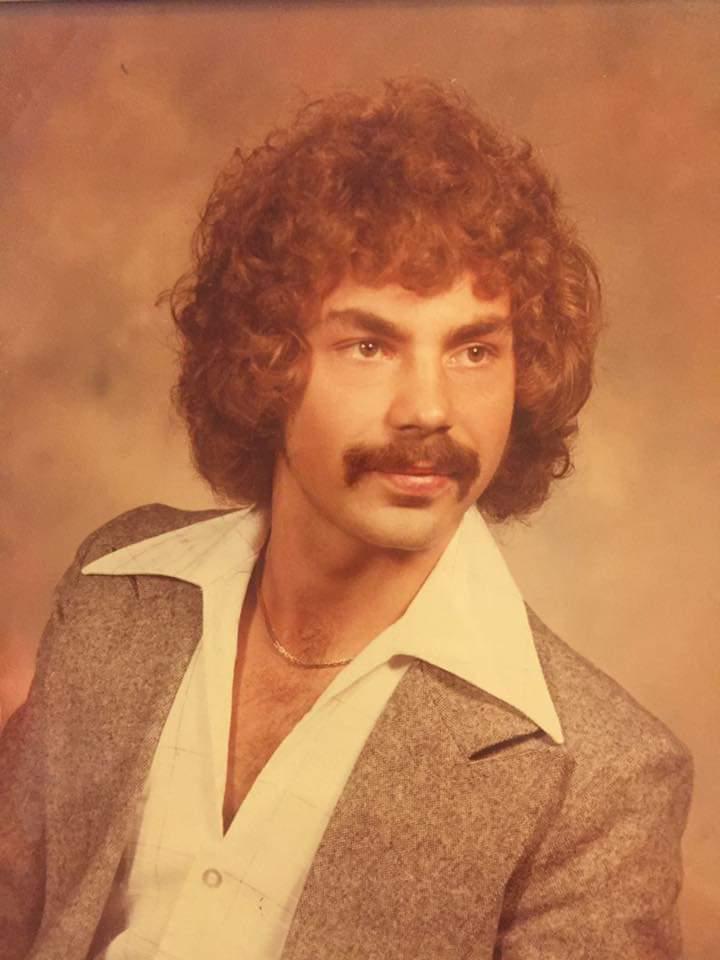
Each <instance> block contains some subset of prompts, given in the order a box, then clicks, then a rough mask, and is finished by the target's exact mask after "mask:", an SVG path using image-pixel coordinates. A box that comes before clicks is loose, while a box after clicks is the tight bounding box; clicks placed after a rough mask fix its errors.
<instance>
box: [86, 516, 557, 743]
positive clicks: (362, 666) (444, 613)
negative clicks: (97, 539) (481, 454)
mask: <svg viewBox="0 0 720 960" xmlns="http://www.w3.org/2000/svg"><path fill="white" fill-rule="evenodd" d="M267 530H268V526H267V517H266V516H265V515H264V514H262V513H259V512H257V511H249V510H241V511H233V512H230V513H226V514H223V515H221V516H219V517H214V518H212V519H211V520H203V521H201V522H199V523H195V524H191V525H189V526H186V527H183V528H181V529H179V530H171V531H169V532H166V533H163V534H160V535H159V536H156V537H151V538H150V539H148V540H143V541H141V542H140V543H135V544H130V545H129V546H126V547H123V548H121V549H120V550H117V551H115V552H113V553H110V554H107V555H106V556H104V557H101V558H100V559H98V560H95V561H93V562H92V563H90V564H88V565H87V566H86V567H84V568H83V573H85V574H108V575H115V574H124V575H127V574H131V575H143V574H155V575H160V576H169V577H174V578H176V579H180V580H185V581H187V582H189V583H193V584H195V585H196V586H199V587H201V588H208V587H209V586H210V585H211V584H213V583H216V582H217V581H220V580H223V579H224V580H226V581H227V582H228V584H229V589H230V588H234V589H237V583H236V582H235V583H233V578H234V577H235V576H237V575H242V574H244V575H245V578H244V579H245V580H246V582H247V577H248V576H249V573H250V571H251V570H252V568H253V565H254V564H255V561H256V559H257V556H258V553H259V551H260V550H261V549H262V546H263V544H264V542H265V540H266V537H267ZM231 584H232V587H231V586H230V585H231ZM398 656H399V657H403V656H405V657H410V658H413V659H418V660H422V661H425V662H426V663H429V664H432V665H434V666H436V667H438V668H440V669H441V670H443V671H445V672H446V673H449V674H452V675H454V676H455V677H458V678H460V679H461V680H464V681H466V682H467V683H469V684H471V685H472V686H474V687H476V688H478V689H480V690H483V691H485V692H486V693H489V694H491V695H492V696H493V697H495V698H496V699H497V700H500V701H503V702H505V703H507V704H509V705H510V706H512V707H514V708H515V709H516V710H518V711H520V713H521V714H523V715H524V716H525V717H527V718H529V719H530V720H531V721H532V723H534V724H535V725H537V726H538V727H540V728H542V729H543V730H544V731H545V732H546V733H548V734H549V735H550V736H551V737H552V739H553V740H555V741H556V742H557V743H562V742H563V734H562V729H561V726H560V721H559V718H558V716H557V712H556V711H555V707H554V705H553V702H552V699H551V697H550V693H549V691H548V688H547V684H546V682H545V678H544V676H543V672H542V668H541V666H540V661H539V659H538V656H537V652H536V650H535V643H534V640H533V635H532V631H531V629H530V625H529V623H528V619H527V613H526V609H525V604H524V602H523V599H522V596H521V595H520V591H519V590H518V588H517V586H516V584H515V582H514V580H513V578H512V576H511V574H510V572H509V570H508V568H507V566H506V564H505V561H504V559H503V557H502V554H501V553H500V551H499V549H498V547H497V545H496V544H495V541H494V540H493V538H492V535H491V534H490V531H489V530H488V528H487V525H486V524H485V521H484V520H483V519H482V517H481V516H480V514H479V513H478V512H477V510H475V509H470V510H468V511H467V513H466V514H465V517H464V518H463V520H462V522H461V524H460V525H459V527H458V529H457V531H456V533H455V535H454V537H453V539H452V540H451V542H450V544H449V545H448V547H447V548H446V550H445V552H444V553H443V555H442V557H441V558H440V560H439V561H438V563H437V564H436V565H435V568H434V569H433V570H432V572H431V573H430V575H429V576H428V578H427V579H426V581H425V583H424V584H423V586H422V587H421V589H420V590H419V591H418V593H417V594H416V596H415V598H414V599H413V601H412V602H411V604H410V605H409V607H408V608H407V610H406V611H405V613H404V614H403V616H402V617H400V618H399V619H398V620H397V621H396V622H395V623H393V624H392V625H391V626H390V627H388V628H387V629H386V630H385V631H383V633H381V634H380V635H379V636H378V637H376V638H375V640H373V642H372V643H370V644H369V645H368V646H367V647H366V648H365V650H363V651H362V653H360V654H359V655H358V656H357V657H356V658H355V659H354V660H353V662H352V663H351V664H350V665H349V666H348V667H346V668H345V669H344V670H343V671H341V673H339V674H338V675H337V677H336V678H335V679H334V680H333V682H332V683H331V684H330V685H329V687H328V688H327V690H326V691H325V692H324V694H323V696H322V698H321V699H323V700H324V699H326V698H329V697H332V696H335V695H336V694H338V693H340V692H341V691H342V690H343V689H345V688H347V687H349V686H350V684H351V683H353V682H354V681H355V680H357V679H358V678H359V677H361V676H363V675H365V674H366V673H368V672H369V671H370V670H371V669H373V668H374V667H375V666H377V665H378V664H380V663H384V662H386V661H388V660H390V659H391V658H392V657H398Z"/></svg>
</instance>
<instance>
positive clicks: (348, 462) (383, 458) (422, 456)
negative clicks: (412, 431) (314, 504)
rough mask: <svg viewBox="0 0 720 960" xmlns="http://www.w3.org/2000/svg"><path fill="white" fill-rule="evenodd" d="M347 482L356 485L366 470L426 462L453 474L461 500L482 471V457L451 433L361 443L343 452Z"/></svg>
mask: <svg viewBox="0 0 720 960" xmlns="http://www.w3.org/2000/svg"><path fill="white" fill-rule="evenodd" d="M343 464H344V467H345V483H346V484H347V485H348V486H349V487H352V486H354V485H355V484H356V483H357V482H358V480H359V479H360V477H361V476H362V475H363V474H364V473H369V472H371V471H373V470H376V471H379V472H382V473H406V472H408V471H410V470H412V469H413V467H416V466H417V465H418V464H422V465H423V468H424V469H425V468H427V470H428V471H429V472H430V473H442V474H445V475H448V476H452V478H453V479H454V480H455V482H456V483H457V485H458V500H462V499H463V498H464V497H465V496H467V493H468V490H469V489H470V487H471V486H472V485H473V483H474V482H475V481H476V480H477V478H478V476H479V475H480V458H479V457H478V455H477V453H476V452H475V451H474V450H470V449H469V448H468V447H464V446H463V445H462V444H460V443H458V442H457V441H456V440H453V439H452V438H451V437H449V436H448V435H447V434H442V435H441V436H438V437H431V438H429V439H417V438H414V439H407V440H406V439H402V440H400V439H398V440H396V441H393V442H392V443H388V444H385V445H383V446H377V447H374V446H366V445H358V446H355V447H350V448H348V449H347V450H346V451H345V453H344V454H343Z"/></svg>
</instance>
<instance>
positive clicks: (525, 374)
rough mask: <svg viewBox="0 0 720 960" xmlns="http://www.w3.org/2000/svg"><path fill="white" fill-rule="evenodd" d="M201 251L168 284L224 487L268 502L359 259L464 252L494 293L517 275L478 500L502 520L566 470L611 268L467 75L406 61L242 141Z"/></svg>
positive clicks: (197, 441) (198, 457)
mask: <svg viewBox="0 0 720 960" xmlns="http://www.w3.org/2000/svg"><path fill="white" fill-rule="evenodd" d="M194 263H195V266H194V270H193V271H192V272H191V273H190V274H187V275H186V276H185V277H183V278H181V280H179V281H178V283H177V284H176V285H175V287H174V289H173V290H172V292H171V294H170V302H171V308H172V312H173V317H174V319H175V322H176V324H177V327H178V330H179V332H180V335H181V344H182V349H181V372H180V378H179V382H178V384H177V387H176V391H175V399H176V403H177V405H178V408H179V410H180V411H181V413H182V415H183V416H184V418H185V421H186V423H187V426H188V429H189V434H190V439H191V444H192V449H193V454H194V458H195V462H196V464H197V467H198V469H199V471H200V473H201V474H202V475H203V476H204V477H205V479H206V480H207V481H208V482H209V483H210V485H211V487H212V488H213V489H214V490H215V492H216V493H218V494H220V495H222V496H223V497H224V498H226V499H227V500H229V501H231V502H234V503H241V504H254V505H257V506H265V505H267V504H268V503H269V501H270V495H271V487H272V475H273V468H274V464H275V458H276V456H277V454H278V452H279V451H280V450H281V449H282V444H283V431H284V424H285V422H286V418H287V416H288V413H289V412H290V411H291V410H292V408H293V405H294V404H295V403H296V402H297V401H298V399H299V397H300V395H301V393H302V389H303V385H304V382H305V376H306V371H307V364H306V362H305V361H306V357H307V347H306V344H305V340H304V338H303V325H304V322H306V320H307V318H308V317H309V316H310V315H312V314H313V313H314V312H315V311H316V310H317V308H318V306H319V304H320V303H321V302H322V300H323V299H324V298H325V297H326V296H327V295H328V294H329V293H330V291H331V290H332V289H333V288H334V287H335V286H336V285H337V284H338V283H339V282H340V280H341V279H343V278H344V277H347V276H349V277H352V278H353V279H355V280H356V281H358V282H361V283H368V284H377V285H380V284H385V283H390V282H395V283H400V284H402V285H403V286H405V287H407V288H409V289H411V290H413V291H415V292H418V293H427V294H433V293H437V292H441V291H443V290H445V289H447V288H449V287H450V286H451V284H452V283H453V282H454V281H455V280H456V279H457V278H458V277H459V276H460V275H461V274H462V273H464V272H465V271H467V270H470V271H471V272H472V273H473V274H474V275H475V276H476V278H477V283H478V287H479V288H480V289H482V291H483V292H485V293H486V294H487V295H488V296H490V295H496V294H497V293H499V292H500V291H501V290H502V289H508V290H509V292H510V296H511V303H512V317H513V327H514V344H515V354H516V364H517V388H516V402H515V410H514V415H513V421H512V427H511V432H510V438H509V441H508V445H507V448H506V451H505V455H504V458H503V462H502V464H501V466H500V468H499V469H498V471H497V473H496V475H495V477H494V478H493V480H492V482H491V484H490V486H489V487H488V489H487V490H486V491H485V493H484V494H483V496H482V497H481V499H480V501H479V503H478V506H479V507H480V509H481V510H482V511H483V513H484V514H486V516H488V517H489V518H490V519H493V520H503V519H506V518H508V517H511V516H522V515H524V514H527V513H529V512H530V511H532V510H534V509H536V508H537V507H538V506H540V504H541V503H543V501H544V500H545V499H546V498H547V496H548V491H549V487H550V484H551V482H552V481H553V480H554V479H556V478H558V477H562V476H564V475H565V474H567V473H568V471H569V470H570V468H571V461H570V451H569V441H570V440H571V438H572V437H573V435H574V434H575V432H576V430H577V422H576V417H577V413H578V411H579V410H580V408H581V407H582V405H583V404H584V403H585V401H586V399H587V397H588V395H589V392H590V388H591V382H592V358H593V353H594V348H595V343H596V338H597V331H598V308H599V282H598V277H597V271H596V269H595V266H594V264H593V261H592V259H591V257H590V256H589V254H588V253H587V252H586V251H585V249H584V248H583V247H582V246H581V245H580V244H579V243H578V241H577V239H576V236H575V232H574V230H573V228H572V226H571V225H570V224H569V223H568V222H567V221H566V220H565V218H564V217H563V215H562V213H561V211H560V208H559V202H558V196H557V193H556V190H555V188H554V187H553V185H552V184H551V182H550V180H549V179H548V176H547V175H546V173H545V172H544V171H543V170H542V169H541V167H540V166H539V165H538V163H537V161H536V160H535V159H534V158H533V156H532V151H531V148H530V147H529V146H528V145H527V144H525V143H520V144H516V143H514V142H512V141H510V140H509V139H508V138H506V137H505V136H504V135H502V134H501V133H499V132H498V130H497V129H495V127H494V126H492V125H491V124H490V123H488V122H487V120H485V119H482V118H480V117H479V116H478V114H477V112H476V110H475V109H474V108H473V106H472V104H471V103H470V102H469V100H468V98H467V97H466V96H464V95H463V94H460V93H458V92H457V91H455V90H454V89H453V90H444V89H443V88H441V87H440V86H438V85H436V84H433V83H430V82H428V81H412V80H401V81H393V82H387V83H386V84H385V86H384V91H383V93H382V94H381V95H380V96H378V97H376V98H372V97H366V96H361V95H357V94H350V93H343V94H338V95H335V96H331V97H329V98H328V99H325V100H321V101H317V102H315V103H311V104H310V105H309V106H307V107H305V108H304V109H303V110H302V111H301V112H300V114H299V115H298V117H297V119H296V121H295V123H294V124H293V125H292V126H291V127H290V128H289V129H287V130H278V131H274V132H273V133H271V134H270V135H269V136H268V138H267V139H266V141H265V142H264V144H263V145H262V146H260V147H258V148H257V149H256V150H254V151H252V152H251V153H250V154H248V155H244V154H243V153H241V152H240V151H239V150H237V151H236V152H235V154H234V157H233V159H232V162H231V163H230V165H229V166H228V167H227V169H226V170H225V171H224V172H223V173H222V174H221V175H220V177H219V178H218V180H217V182H216V184H215V187H214V190H213V192H212V195H211V196H210V199H209V201H208V204H207V207H206V209H205V212H204V214H203V216H202V220H201V223H200V225H199V227H198V229H197V231H196V234H195V237H194Z"/></svg>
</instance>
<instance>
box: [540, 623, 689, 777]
mask: <svg viewBox="0 0 720 960" xmlns="http://www.w3.org/2000/svg"><path fill="white" fill-rule="evenodd" d="M528 619H529V622H530V627H531V629H532V632H533V636H534V638H535V645H536V648H537V652H538V656H539V658H540V662H541V664H542V668H543V673H544V675H545V680H546V682H547V685H548V689H549V691H550V695H551V697H552V700H553V703H554V704H555V709H556V711H557V713H558V716H559V718H560V723H561V725H562V728H563V732H564V735H565V746H566V749H567V750H568V752H569V754H570V755H571V757H572V758H573V760H574V761H575V764H576V772H577V774H579V775H580V776H581V778H582V779H583V780H585V781H590V780H592V779H593V778H594V777H595V776H598V775H601V773H602V775H603V776H606V775H607V771H608V764H610V765H611V766H614V767H615V768H616V770H617V775H618V776H628V775H630V776H632V772H633V771H637V770H638V769H642V768H644V767H646V766H647V765H648V764H649V763H651V764H653V763H654V764H660V765H661V766H666V767H667V770H668V772H670V771H671V770H674V771H675V772H676V773H677V774H680V775H681V779H686V778H688V779H689V778H690V776H691V766H692V760H691V756H690V753H689V751H688V749H687V747H686V746H685V745H684V744H683V743H682V742H681V741H680V740H679V739H678V738H677V737H676V736H675V734H673V733H672V732H671V731H670V730H669V729H668V727H667V726H666V725H665V724H664V723H663V722H662V721H661V720H659V719H658V718H657V717H655V716H654V715H653V714H652V713H650V712H649V711H648V710H646V709H645V708H644V707H642V706H641V705H640V704H639V703H638V702H637V701H636V700H635V699H634V697H633V696H632V695H631V694H630V693H628V691H627V690H625V689H624V688H623V687H622V686H621V685H620V684H619V683H617V681H615V680H613V679H612V677H609V676H608V675H607V674H606V673H604V672H603V671H602V670H600V669H599V668H598V667H596V666H595V665H594V664H593V663H591V662H590V661H589V660H588V659H586V658H585V657H583V656H582V655H581V654H579V653H578V652H577V651H575V650H573V649H572V648H571V647H570V646H569V645H568V644H567V643H565V642H563V641H562V640H561V639H560V638H559V637H557V636H556V635H555V634H554V633H553V632H552V631H551V630H550V629H549V628H548V627H547V626H546V625H545V624H544V623H543V622H542V621H541V620H540V618H539V617H538V616H537V615H536V614H535V613H534V612H533V611H532V610H528Z"/></svg>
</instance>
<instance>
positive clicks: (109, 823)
mask: <svg viewBox="0 0 720 960" xmlns="http://www.w3.org/2000/svg"><path fill="white" fill-rule="evenodd" d="M77 594H78V596H73V598H72V599H71V601H70V603H71V606H74V607H75V609H69V610H66V611H65V619H66V620H67V621H68V622H70V623H71V624H72V628H71V637H70V638H69V639H68V640H67V641H64V638H63V637H62V636H59V637H57V638H56V642H55V643H54V648H55V650H57V651H59V653H58V654H57V655H56V657H55V660H56V662H51V663H50V664H49V670H48V684H47V696H48V701H49V702H51V703H52V708H51V710H52V716H53V725H52V728H51V729H49V730H48V737H47V754H48V756H47V767H48V771H50V778H49V782H48V786H47V823H48V839H47V891H46V901H45V910H44V914H43V928H44V929H47V931H48V937H49V941H48V942H47V944H44V945H45V946H47V948H48V951H49V953H48V956H49V955H51V954H52V938H53V937H54V936H58V937H60V938H61V940H62V942H60V941H58V948H59V953H58V955H64V956H65V955H66V956H72V955H73V951H72V950H71V949H70V948H71V946H75V947H76V949H79V948H81V947H82V945H83V944H85V943H86V942H87V943H88V944H89V939H90V938H91V936H92V932H93V930H94V927H95V925H96V924H97V919H98V914H97V903H98V900H99V899H100V902H101V903H102V902H104V899H105V897H106V896H107V891H108V890H109V886H110V883H111V882H112V878H113V876H114V873H115V870H116V869H117V865H118V861H119V858H120V856H121V854H122V850H123V849H124V846H125V844H126V842H127V830H128V826H129V818H130V816H131V814H132V811H133V809H134V806H133V801H134V800H135V799H136V797H137V796H138V794H139V791H140V790H141V787H142V784H143V782H144V780H145V778H146V776H147V773H148V771H149V768H150V764H151V761H152V757H153V754H154V752H155V748H156V746H157V742H158V739H159V736H160V733H161V731H162V727H163V724H164V722H165V719H166V717H167V714H168V712H169V710H170V707H171V705H172V702H173V699H174V696H175V693H176V691H177V688H178V686H179V684H180V681H181V679H182V676H183V674H184V672H185V670H186V668H187V665H188V663H189V660H190V657H191V656H192V653H193V651H194V649H195V647H196V645H197V642H198V640H199V638H200V634H201V629H202V596H201V592H200V590H199V589H198V588H196V587H194V586H192V585H190V584H187V583H184V582H181V581H178V580H172V579H169V578H161V577H143V578H138V579H136V578H134V577H101V576H95V577H93V576H88V577H85V578H84V582H83V583H82V590H78V591H77ZM59 630H60V631H62V630H63V626H62V625H61V626H60V627H59ZM138 664H142V670H141V671H139V670H138ZM98 678H102V683H100V684H99V683H98ZM52 770H73V771H74V772H75V774H76V775H75V776H74V777H69V776H62V777H60V778H57V779H56V780H54V779H52V776H51V772H52ZM57 915H62V916H63V918H64V921H65V922H64V924H63V928H62V929H60V928H55V930H54V932H53V931H52V930H51V928H53V924H54V917H55V916H57ZM71 917H72V920H70V918H71ZM70 931H72V933H71V932H70ZM71 941H72V943H71ZM60 947H62V949H60ZM85 949H87V948H85ZM83 955H84V954H83Z"/></svg>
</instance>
